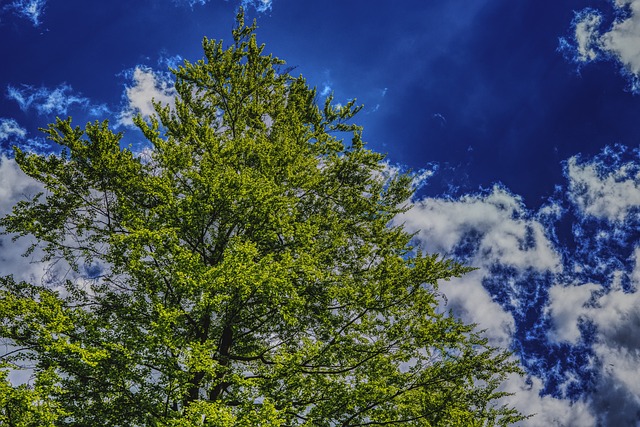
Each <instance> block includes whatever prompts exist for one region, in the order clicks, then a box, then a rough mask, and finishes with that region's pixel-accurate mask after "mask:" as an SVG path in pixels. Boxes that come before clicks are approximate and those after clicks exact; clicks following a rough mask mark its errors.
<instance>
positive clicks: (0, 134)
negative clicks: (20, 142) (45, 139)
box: [0, 118, 27, 142]
mask: <svg viewBox="0 0 640 427" xmlns="http://www.w3.org/2000/svg"><path fill="white" fill-rule="evenodd" d="M26 134H27V131H26V130H24V129H23V128H22V127H20V125H19V124H18V122H16V121H15V120H14V119H6V118H0V142H2V141H8V140H11V139H23V138H24V137H25V136H26Z"/></svg>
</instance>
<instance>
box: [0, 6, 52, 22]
mask: <svg viewBox="0 0 640 427" xmlns="http://www.w3.org/2000/svg"><path fill="white" fill-rule="evenodd" d="M46 3H47V2H46V0H14V1H13V2H11V3H9V4H8V5H7V6H5V9H7V10H12V11H13V12H14V13H15V14H16V15H18V16H20V17H22V18H25V19H28V20H29V21H31V23H32V24H33V26H34V27H38V26H40V24H41V20H40V18H41V16H42V14H43V13H44V8H45V5H46Z"/></svg>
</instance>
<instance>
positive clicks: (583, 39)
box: [561, 0, 640, 93]
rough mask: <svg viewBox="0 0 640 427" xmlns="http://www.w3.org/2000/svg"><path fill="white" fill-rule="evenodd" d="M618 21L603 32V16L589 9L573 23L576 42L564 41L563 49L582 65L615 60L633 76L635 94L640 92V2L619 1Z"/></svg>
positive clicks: (615, 3) (632, 82)
mask: <svg viewBox="0 0 640 427" xmlns="http://www.w3.org/2000/svg"><path fill="white" fill-rule="evenodd" d="M613 6H614V8H615V9H617V13H616V16H619V17H621V18H616V19H615V20H614V22H613V23H612V24H611V26H610V28H609V29H608V30H607V31H604V32H600V30H599V27H600V25H601V23H602V20H603V14H602V13H601V12H600V11H596V10H593V9H585V10H583V11H581V12H579V13H577V14H576V17H575V19H574V20H573V43H570V42H567V41H566V40H564V39H561V47H562V48H563V49H568V50H570V51H573V52H574V55H573V59H574V60H575V61H576V62H578V63H586V62H591V61H594V60H596V59H609V58H613V59H615V60H616V61H617V62H618V63H619V64H620V65H621V66H622V71H623V74H625V75H627V76H628V77H630V86H631V89H632V91H633V92H634V93H640V0H615V1H614V2H613Z"/></svg>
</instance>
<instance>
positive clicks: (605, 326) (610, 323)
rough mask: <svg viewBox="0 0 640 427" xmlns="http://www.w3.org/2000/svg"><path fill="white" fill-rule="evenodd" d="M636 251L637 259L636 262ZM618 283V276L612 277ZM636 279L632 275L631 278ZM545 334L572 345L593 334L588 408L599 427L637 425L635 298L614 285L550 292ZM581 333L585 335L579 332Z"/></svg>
mask: <svg viewBox="0 0 640 427" xmlns="http://www.w3.org/2000/svg"><path fill="white" fill-rule="evenodd" d="M639 252H640V250H638V249H637V250H636V259H638V258H639V257H640V253H639ZM616 276H617V278H619V277H620V273H619V272H617V273H614V277H616ZM636 277H637V274H636ZM549 312H550V316H551V318H552V319H553V325H554V327H553V329H552V330H551V331H550V334H551V335H553V337H554V339H556V340H567V341H571V342H575V341H577V340H578V339H581V338H582V337H581V335H582V334H583V333H586V331H587V330H588V329H585V328H584V327H583V328H581V325H582V326H584V325H589V326H591V327H592V328H593V329H594V330H595V337H594V338H593V341H594V342H593V344H592V349H593V353H594V366H593V368H594V369H595V370H596V372H597V376H596V384H595V392H594V393H593V396H592V407H593V408H594V410H595V411H596V412H597V413H599V414H601V420H600V421H601V422H603V423H604V425H611V426H618V425H620V426H622V425H636V423H637V421H638V418H637V416H638V415H637V414H638V410H639V408H640V372H639V371H638V366H639V365H640V338H639V335H638V329H639V328H640V293H638V292H636V291H634V292H627V291H625V290H624V289H622V286H621V285H620V283H619V280H614V283H613V286H611V287H609V288H607V287H604V286H601V285H598V284H592V283H587V284H579V285H569V286H562V285H558V286H555V287H554V288H552V292H550V302H549ZM582 331H585V332H582Z"/></svg>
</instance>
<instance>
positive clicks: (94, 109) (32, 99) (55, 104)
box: [7, 84, 108, 116]
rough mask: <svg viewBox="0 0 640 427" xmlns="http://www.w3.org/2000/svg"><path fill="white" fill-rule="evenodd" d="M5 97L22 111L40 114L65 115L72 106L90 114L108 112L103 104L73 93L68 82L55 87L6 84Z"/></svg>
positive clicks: (97, 114) (96, 114)
mask: <svg viewBox="0 0 640 427" xmlns="http://www.w3.org/2000/svg"><path fill="white" fill-rule="evenodd" d="M7 97H8V98H9V99H12V100H14V101H16V102H17V103H18V105H19V106H20V109H21V110H22V111H25V112H26V111H29V110H35V111H36V112H37V113H38V114H41V115H49V114H56V115H67V114H68V113H69V109H71V108H72V107H77V108H81V109H83V110H86V111H88V113H89V114H90V115H95V116H99V115H101V114H104V113H106V112H108V108H107V106H106V105H104V104H93V103H91V101H90V100H89V98H86V97H83V96H82V95H81V94H77V93H74V91H73V88H72V87H71V86H69V85H68V84H61V85H59V86H58V87H56V88H53V89H51V88H47V87H44V86H42V87H39V88H36V87H34V86H31V85H21V86H12V85H9V86H7Z"/></svg>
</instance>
